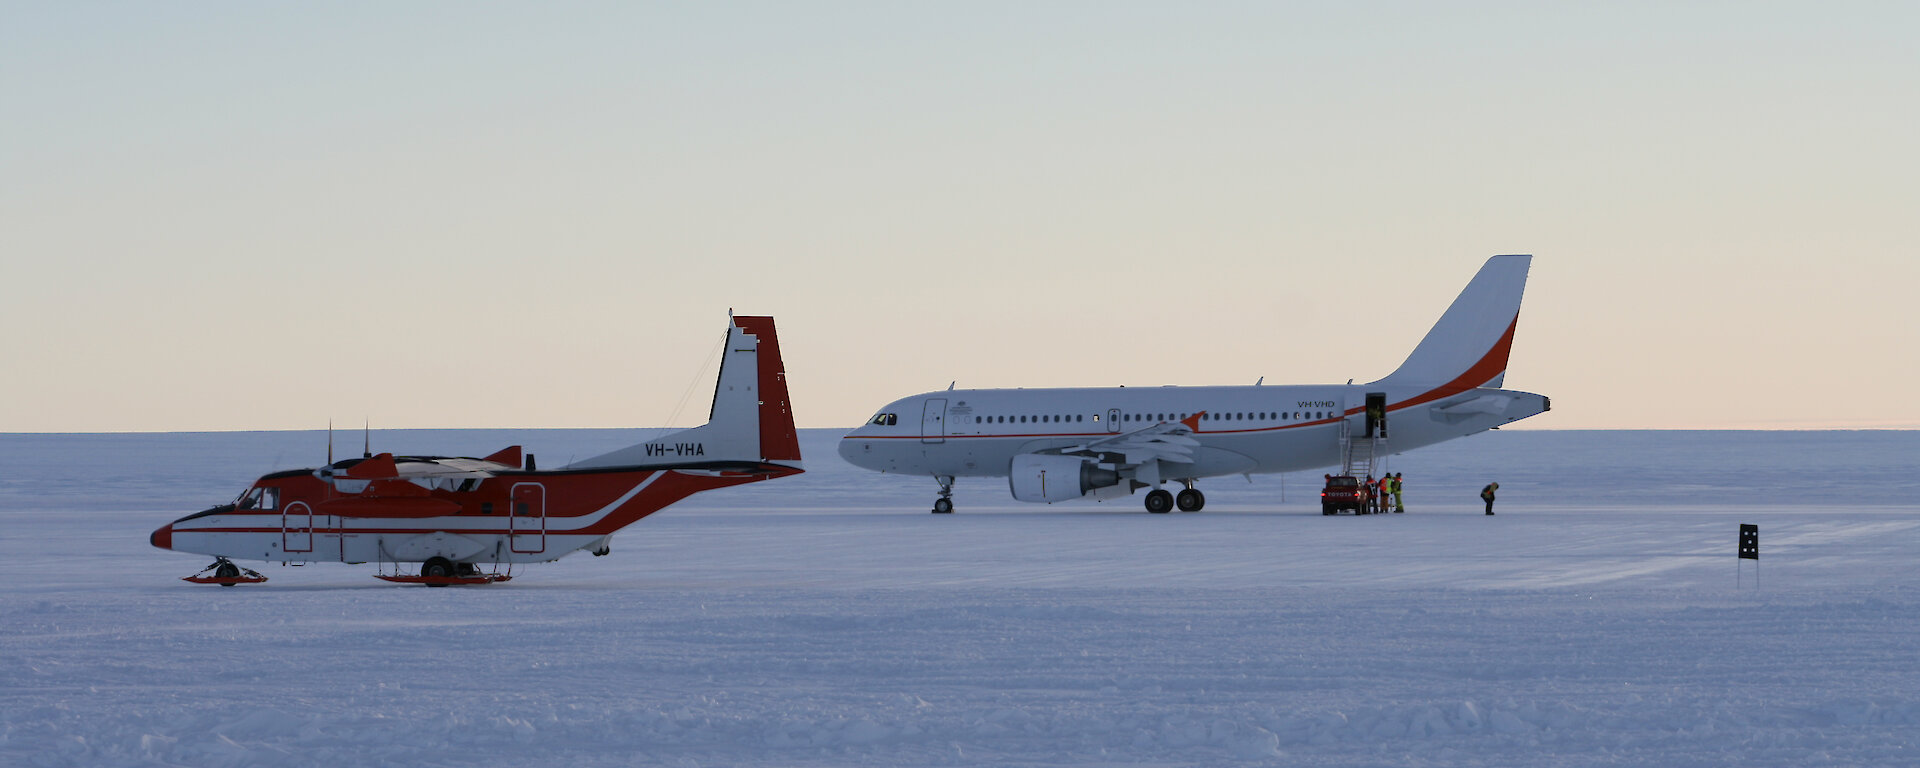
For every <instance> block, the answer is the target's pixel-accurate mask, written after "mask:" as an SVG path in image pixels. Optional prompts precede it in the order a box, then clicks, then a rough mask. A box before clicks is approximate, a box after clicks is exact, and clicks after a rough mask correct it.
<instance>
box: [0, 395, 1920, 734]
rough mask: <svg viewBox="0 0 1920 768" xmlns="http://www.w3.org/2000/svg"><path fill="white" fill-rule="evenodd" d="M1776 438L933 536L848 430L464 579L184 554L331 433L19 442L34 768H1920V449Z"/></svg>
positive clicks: (1679, 441)
mask: <svg viewBox="0 0 1920 768" xmlns="http://www.w3.org/2000/svg"><path fill="white" fill-rule="evenodd" d="M1755 434H1756V433H1664V434H1663V433H1541V432H1530V433H1528V432H1506V433H1495V434H1490V435H1486V436H1482V437H1477V438H1472V439H1469V440H1466V441H1461V442H1458V443H1455V444H1452V445H1450V446H1443V447H1440V448H1437V449H1430V450H1429V451H1428V452H1427V454H1431V455H1427V454H1421V453H1416V454H1411V455H1407V456H1403V457H1399V458H1397V459H1395V462H1396V463H1395V466H1394V467H1393V468H1394V469H1397V470H1399V471H1402V472H1405V473H1406V474H1407V476H1408V481H1409V483H1408V485H1409V497H1408V502H1409V506H1410V507H1411V508H1412V509H1413V510H1414V511H1413V512H1411V513H1409V514H1406V515H1381V516H1371V517H1359V518H1353V517H1340V518H1324V517H1322V516H1321V515H1320V514H1319V513H1318V508H1317V503H1316V501H1315V500H1314V499H1313V497H1312V494H1311V488H1310V487H1309V486H1311V485H1312V480H1314V479H1317V478H1309V477H1297V476H1296V477H1290V478H1287V479H1286V481H1285V485H1284V489H1283V487H1282V483H1281V481H1280V480H1279V479H1277V478H1270V477H1263V478H1259V479H1258V480H1257V482H1256V483H1254V484H1251V485H1250V484H1247V483H1245V482H1244V481H1239V480H1234V481H1226V482H1216V483H1215V484H1213V485H1210V486H1208V487H1207V490H1208V494H1209V504H1208V508H1207V511H1206V512H1203V513H1200V514H1193V515H1181V514H1173V515H1155V516H1149V515H1146V514H1145V513H1143V512H1140V511H1138V508H1137V506H1136V504H1135V503H1131V502H1129V503H1126V504H1105V505H1097V504H1071V505H1057V506H1053V507H1033V506H1027V505H1019V504H1017V503H1015V502H1012V501H1010V500H1008V499H1007V498H1006V493H1005V490H1004V488H997V487H993V486H991V485H989V484H984V483H982V484H978V485H972V486H970V485H967V484H965V483H962V485H961V486H960V487H959V488H958V489H957V490H958V497H957V501H958V503H959V508H960V512H959V514H956V515H952V516H934V515H929V514H926V513H925V508H926V506H927V504H928V503H929V502H930V501H931V500H932V497H933V484H932V482H931V481H929V480H925V479H913V478H893V477H885V476H877V475H869V474H866V473H862V472H859V471H857V470H853V469H851V468H848V467H844V466H842V465H838V464H837V462H836V461H835V460H834V459H833V458H832V456H833V454H832V453H831V449H830V445H831V439H832V434H831V433H828V432H814V431H809V432H808V433H807V434H805V435H804V436H803V441H804V442H803V448H804V449H805V450H806V452H807V454H808V455H809V456H810V457H817V458H813V459H812V460H811V461H810V464H809V469H810V472H809V473H808V474H807V475H803V476H801V477H798V478H793V479H791V480H785V481H780V482H774V483H762V484H759V485H755V486H748V487H745V488H740V489H734V490H732V491H723V492H716V493H712V494H708V495H705V496H701V497H697V498H695V499H693V500H690V501H689V502H686V503H683V504H682V505H679V506H675V507H672V508H670V509H668V510H667V511H665V512H663V513H660V514H658V515H655V516H654V517H652V518H649V519H647V520H644V521H642V522H640V523H639V524H637V525H635V526H634V527H632V528H629V529H628V530H627V531H625V532H624V533H622V534H620V535H618V536H616V537H615V539H614V547H613V550H614V551H613V554H612V555H611V556H609V557H604V558H594V557H589V556H585V555H579V556H575V557H572V558H569V559H567V560H563V561H561V562H559V563H556V564H553V565H548V566H535V567H528V568H523V569H518V570H516V576H517V578H516V579H515V580H514V581H513V582H511V583H509V584H503V585H496V586H490V587H476V588H451V589H425V588H409V587H400V586H394V585H389V584H385V583H382V582H378V581H375V580H373V579H371V578H370V577H369V575H368V574H370V573H371V572H372V567H371V566H362V567H352V566H342V565H332V566H311V567H304V568H285V567H278V566H275V567H272V568H265V567H262V568H261V570H262V571H263V572H264V573H265V574H266V575H268V576H269V577H271V578H272V579H273V580H272V581H271V582H270V583H268V584H266V585H262V586H257V587H239V588H233V589H220V588H213V587H196V586H193V585H188V584H185V583H183V582H180V581H177V577H179V576H183V575H186V574H188V573H191V572H192V571H194V570H197V569H198V568H199V567H200V566H202V565H204V563H203V562H201V560H200V559H199V558H197V557H192V556H187V555H181V554H177V553H169V552H162V551H159V550H154V549H152V548H150V547H147V546H146V533H147V532H148V531H150V530H151V529H152V528H154V527H157V526H158V525H160V524H162V523H164V522H166V521H168V520H171V519H173V517H176V516H178V515H179V514H181V513H184V512H186V511H191V510H193V509H198V508H200V507H204V506H208V505H211V504H214V503H217V502H220V501H224V500H226V499H227V498H230V497H231V496H233V495H234V493H235V492H237V491H238V490H239V489H240V487H241V486H242V485H243V484H244V483H245V482H246V481H248V480H251V479H252V477H253V476H254V475H257V474H259V473H260V472H264V471H266V470H268V469H272V468H275V467H276V466H289V465H298V464H300V463H302V460H301V459H300V458H288V459H286V460H284V461H279V462H278V463H277V464H275V465H273V466H269V465H268V462H269V461H270V460H273V459H274V456H273V454H274V453H275V452H284V453H285V455H287V456H288V457H296V456H301V455H303V454H301V453H300V451H301V450H302V449H303V448H304V447H305V444H306V441H310V440H311V435H310V433H257V434H239V435H97V436H45V435H42V436H27V435H12V436H0V460H4V461H5V464H4V465H0V502H4V503H5V505H6V506H5V509H4V511H0V525H4V526H5V527H4V529H3V532H0V577H4V578H5V579H6V583H7V584H8V588H7V589H6V591H5V592H4V593H0V764H8V765H13V764H19V765H196V766H206V765H215V766H217V765H234V766H240V765H247V766H253V765H347V764H407V765H450V766H451V765H551V764H568V765H640V764H661V765H899V764H943V765H944V764H992V765H1106V764H1155V765H1168V764H1170V765H1211V764H1223V763H1225V764H1261V763H1267V764H1280V765H1382V764H1389V765H1443V764H1444V765H1483V764H1485V765H1491V764H1499V765H1514V764H1527V765H1648V764H1661V765H1686V764H1728V763H1742V764H1748V765H1782V766H1786V765H1794V766H1799V765H1820V764H1835V765H1840V764H1847V765H1860V764H1878V765H1901V764H1911V763H1912V762H1914V761H1915V760H1916V757H1915V751H1916V750H1917V749H1920V739H1916V737H1915V736H1914V733H1915V732H1916V730H1920V729H1916V726H1917V725H1920V693H1916V692H1917V691H1920V660H1917V659H1916V654H1915V651H1916V646H1917V644H1916V642H1915V637H1916V629H1920V579H1916V568H1915V566H1916V564H1920V558H1917V557H1916V555H1915V547H1916V544H1920V506H1916V505H1915V504H1914V503H1913V502H1912V498H1913V496H1912V495H1911V494H1910V493H1909V491H1911V490H1912V487H1911V482H1912V481H1903V482H1905V483H1907V484H1905V485H1902V484H1901V483H1900V482H1890V483H1887V484H1885V485H1884V486H1873V487H1872V488H1870V489H1866V490H1865V491H1864V492H1863V493H1860V494H1858V495H1857V496H1856V497H1852V498H1850V499H1849V503H1848V505H1847V506H1846V507H1844V508H1837V507H1836V506H1835V505H1833V504H1831V503H1828V502H1829V500H1830V499H1831V498H1832V497H1831V495H1830V494H1829V490H1830V484H1831V483H1833V482H1835V481H1834V479H1833V478H1832V477H1831V476H1830V474H1829V473H1828V472H1827V471H1826V463H1827V462H1831V463H1833V464H1836V465H1839V464H1845V465H1848V466H1855V467H1862V468H1863V469H1864V470H1866V471H1869V472H1876V471H1877V472H1881V473H1882V476H1889V477H1890V476H1894V475H1895V472H1896V471H1897V470H1899V467H1900V464H1901V462H1909V463H1910V461H1911V457H1912V456H1914V455H1920V451H1915V450H1914V449H1915V448H1916V447H1920V441H1917V440H1916V439H1915V436H1914V435H1912V434H1911V433H1757V434H1758V435H1759V437H1757V438H1756V437H1755ZM376 437H384V438H386V439H388V440H391V441H393V442H395V443H405V442H408V441H414V442H417V443H418V444H410V445H409V444H396V445H391V446H383V445H376V447H381V448H384V449H391V450H399V451H417V452H436V453H447V452H461V453H472V452H476V451H477V452H482V453H484V452H487V451H490V450H492V449H493V448H498V447H500V446H499V445H494V443H496V442H500V444H501V445H504V444H505V443H504V442H501V440H503V439H514V438H522V437H524V438H525V439H527V442H528V447H529V448H530V449H534V450H543V446H542V445H541V444H540V443H542V442H548V441H552V442H558V443H561V444H562V445H563V446H564V447H560V446H555V447H548V448H544V450H545V451H552V450H560V451H573V450H576V449H577V451H578V452H579V453H580V454H582V455H588V454H589V453H590V451H592V450H595V449H596V448H597V446H598V445H599V444H601V443H602V442H605V443H614V444H624V443H625V442H631V440H630V439H629V438H631V437H632V434H631V433H630V432H624V433H623V432H615V431H605V432H604V433H602V432H601V431H593V432H547V433H537V434H535V435H533V436H532V437H527V433H492V432H403V433H394V434H392V435H385V436H376ZM376 442H377V443H378V442H379V441H378V440H377V441H376ZM1703 446H1705V448H1706V449H1708V450H1703ZM262 456H265V458H261V457H262ZM560 458H562V457H559V456H548V455H543V459H546V460H548V461H553V460H554V459H560ZM86 461H92V462H94V466H95V467H98V468H102V471H103V473H104V474H96V473H89V472H86V471H82V469H81V468H79V467H78V466H77V465H79V464H82V463H84V462H86ZM241 462H246V463H247V464H246V465H244V466H241V465H240V463H241ZM1688 462H1699V463H1700V466H1698V467H1689V465H1688ZM308 463H311V461H310V460H309V462H308ZM555 463H563V462H555ZM1730 467H1737V468H1739V469H1740V475H1739V476H1738V477H1737V478H1732V481H1731V482H1727V483H1726V484H1724V485H1722V484H1721V481H1728V480H1729V476H1728V475H1727V474H1726V471H1727V470H1728V468H1730ZM1910 469H1911V468H1910V467H1908V471H1910ZM1494 473H1497V474H1494ZM1490 474H1493V475H1494V476H1492V477H1489V475H1490ZM1487 479H1499V480H1500V481H1501V485H1502V490H1503V493H1502V500H1501V502H1500V506H1499V507H1497V509H1498V511H1499V512H1500V514H1499V515H1498V516H1496V517H1492V518H1488V517H1485V516H1483V515H1481V514H1479V510H1478V504H1477V501H1476V500H1474V499H1473V498H1472V491H1473V490H1474V489H1477V488H1478V486H1479V485H1480V484H1482V483H1484V482H1485V481H1486V480H1487ZM1236 483H1238V484H1237V485H1236ZM1701 486H1704V487H1705V490H1700V487H1701ZM1283 490H1284V494H1285V501H1284V502H1282V501H1279V498H1280V496H1281V493H1282V492H1283ZM1645 498H1661V499H1666V500H1668V501H1672V500H1675V499H1685V500H1686V501H1687V502H1689V503H1685V504H1673V503H1663V504H1657V505H1650V504H1648V503H1645V501H1644V499H1645ZM1739 523H1757V524H1759V525H1760V526H1761V532H1762V557H1763V558H1764V559H1763V560H1762V561H1761V565H1760V569H1761V570H1760V571H1759V578H1760V585H1759V588H1758V589H1755V588H1754V582H1753V577H1754V566H1753V564H1752V563H1747V564H1745V571H1744V572H1743V573H1740V578H1741V584H1742V586H1743V587H1744V588H1736V586H1735V578H1736V564H1735V560H1734V557H1733V550H1734V538H1735V531H1736V528H1737V525H1738V524H1739Z"/></svg>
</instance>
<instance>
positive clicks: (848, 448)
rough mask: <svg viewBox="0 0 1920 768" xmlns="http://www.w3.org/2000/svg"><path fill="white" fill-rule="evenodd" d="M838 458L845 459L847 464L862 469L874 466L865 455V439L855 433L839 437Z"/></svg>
mask: <svg viewBox="0 0 1920 768" xmlns="http://www.w3.org/2000/svg"><path fill="white" fill-rule="evenodd" d="M840 458H843V459H846V460H847V463H848V464H852V465H854V466H856V467H860V468H862V469H873V468H874V467H873V464H872V463H871V459H870V457H869V456H868V455H867V441H865V440H861V439H859V438H858V437H856V436H855V435H851V434H850V435H847V436H846V437H843V438H840Z"/></svg>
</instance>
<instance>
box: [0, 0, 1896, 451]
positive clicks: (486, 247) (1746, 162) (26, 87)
mask: <svg viewBox="0 0 1920 768" xmlns="http://www.w3.org/2000/svg"><path fill="white" fill-rule="evenodd" d="M1916 30H1920V4H1917V3H1912V2H1879V3H1849V2H1825V3H1755V2H1711V3H1684V2H1681V3H1675V2H1648V3H1592V4H1579V5H1574V4H1560V3H1535V2H1501V3H1423V2H1404V3H1401V2H1374V3H1365V2H1362V3H1267V2H1250V3H1200V4H1196V3H1126V2H1104V1H1103V2H1085V3H1066V2H1039V3H1033V2H1020V3H1004V4H996V3H981V2H968V3H953V4H946V5H936V4H924V3H883V2H874V3H784V2H780V3H774V2H769V3H750V4H748V3H688V4H681V5H664V4H651V3H614V2H608V3H577V2H541V3H517V4H509V3H475V2H441V3H435V2H416V3H358V4H355V3H337V4H336V3H324V4H319V3H253V2H228V3H193V2H183V3H148V2H138V3H91V2H73V3H66V2H58V3H56V2H46V3H19V2H7V3H5V4H0V110H4V113H3V117H4V119H0V360H3V361H4V363H3V365H4V385H0V431H122V430H234V429H314V428H321V427H324V426H325V424H326V422H327V421H328V420H329V419H332V420H334V421H336V422H337V423H340V424H343V425H356V426H357V424H358V423H359V422H360V421H361V420H362V419H365V420H367V421H369V422H371V423H372V424H373V425H374V427H375V428H414V427H421V428H424V427H629V426H663V425H668V424H669V422H671V423H672V424H676V425H678V424H692V423H696V422H698V421H699V420H701V419H703V418H704V417H705V414H706V401H707V399H708V397H709V395H710V393H709V391H707V388H708V387H710V386H711V380H712V376H713V370H712V369H711V367H707V368H706V369H704V370H703V369H702V364H703V361H706V360H707V359H708V356H709V354H710V353H711V352H712V351H713V349H714V347H715V346H716V345H717V344H718V342H719V340H720V339H721V337H722V330H723V328H724V326H725V323H726V313H727V310H728V309H729V308H732V309H734V310H736V311H738V312H740V313H742V314H771V315H773V316H774V317H775V318H776V319H777V321H778V324H779V329H780V334H781V345H782V347H783V349H784V351H785V353H786V358H787V368H788V377H789V380H790V382H791V384H792V389H793V397H794V401H795V403H794V408H795V412H796V413H797V415H798V418H799V421H800V425H801V426H802V427H852V426H854V425H856V424H858V423H859V422H861V421H862V420H863V419H865V418H866V417H867V416H868V415H869V414H870V413H871V412H873V411H874V410H875V409H877V408H878V407H880V406H881V405H883V404H885V403H886V402H887V401H890V400H892V399H895V398H898V397H901V396H905V395H909V394H914V393H917V392H922V391H926V390H932V389H940V388H944V387H946V386H947V384H948V382H950V381H955V380H957V381H958V382H959V384H960V386H962V387H1013V386H1027V387H1041V386H1108V385H1115V384H1127V385H1131V386H1145V385H1160V384H1250V383H1253V381H1254V380H1255V379H1257V378H1259V377H1262V376H1264V377H1266V381H1267V383H1269V384H1277V383H1341V382H1345V381H1346V380H1347V379H1349V378H1352V379H1357V380H1359V381H1368V380H1371V379H1374V378H1378V377H1380V376H1382V375H1384V374H1386V373H1387V372H1389V371H1391V370H1393V368H1394V367H1395V366H1397V365H1398V364H1399V363H1400V361H1401V360H1402V359H1403V358H1404V357H1405V355H1406V354H1407V352H1408V351H1410V350H1411V349H1412V347H1413V345H1414V344H1415V343H1416V342H1417V341H1418V340H1419V339H1420V337H1421V336H1422V335H1423V334H1425V333H1426V331H1427V328H1428V327H1429V326H1430V325H1431V324H1432V322H1433V321H1434V320H1435V319H1436V318H1437V317H1438V316H1439V314H1440V312H1441V311H1442V310H1443V309H1444V308H1445V307H1446V305H1447V304H1448V302H1450V301H1452V299H1453V297H1454V295H1455V294H1456V293H1457V292H1458V291H1459V290H1460V288H1461V287H1463V286H1464V285H1465V284H1466V282H1467V280H1468V279H1469V278H1471V277H1472V275H1473V273H1474V271H1475V270H1476V269H1478V268H1479V266H1480V264H1481V262H1482V261H1484V260H1485V259H1486V258H1487V257H1488V256H1491V255H1494V254H1498V253H1531V254H1534V255H1535V259H1534V262H1533V272H1532V279H1531V281H1530V282H1529V285H1528V289H1527V296H1526V301H1525V304H1524V306H1523V308H1522V312H1521V318H1520V326H1519V333H1518V336H1517V338H1516V341H1515V344H1514V348H1513V349H1514V351H1513V358H1512V361H1511V366H1510V369H1509V373H1508V376H1507V382H1506V383H1507V386H1508V387H1511V388H1515V389H1522V390H1527V391H1532V392H1539V393H1542V394H1546V395H1548V396H1550V397H1552V398H1553V406H1554V410H1553V411H1552V412H1551V413H1548V414H1545V415H1543V416H1539V417H1536V418H1534V419H1531V420H1529V421H1528V422H1526V425H1527V426H1528V427H1533V428H1551V429H1577V428H1719V427H1728V428H1746V427H1758V428H1826V427H1902V428H1916V427H1920V398H1914V397H1911V396H1910V395H1911V391H1912V389H1913V387H1914V382H1915V381H1920V362H1916V361H1917V360H1920V354H1916V353H1915V351H1914V346H1915V342H1916V341H1920V331H1917V330H1916V329H1917V328H1920V310H1917V309H1916V306H1915V299H1914V298H1913V297H1912V296H1911V293H1912V292H1913V288H1914V286H1915V284H1916V283H1920V266H1916V256H1920V139H1916V136H1920V45H1916V44H1915V43H1914V39H1913V38H1914V33H1915V32H1916ZM690 387H692V388H693V389H694V393H693V394H692V395H691V397H690V398H686V401H687V405H685V406H684V407H683V408H681V409H680V410H679V411H678V415H677V416H675V413H676V405H677V404H679V403H681V402H682V400H683V396H684V395H686V394H687V392H688V390H689V388H690Z"/></svg>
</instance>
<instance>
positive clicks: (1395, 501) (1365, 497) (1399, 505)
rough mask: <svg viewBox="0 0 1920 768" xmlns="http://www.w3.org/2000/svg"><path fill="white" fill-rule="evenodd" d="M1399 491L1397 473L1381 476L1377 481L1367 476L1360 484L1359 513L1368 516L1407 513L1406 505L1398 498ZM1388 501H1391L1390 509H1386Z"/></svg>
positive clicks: (1398, 475)
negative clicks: (1379, 513)
mask: <svg viewBox="0 0 1920 768" xmlns="http://www.w3.org/2000/svg"><path fill="white" fill-rule="evenodd" d="M1400 489H1401V483H1400V473H1398V472H1393V473H1389V474H1385V475H1381V476H1380V479H1378V480H1375V479H1373V475H1367V479H1366V482H1363V483H1361V484H1360V504H1361V507H1362V510H1361V511H1363V512H1366V513H1368V514H1371V513H1375V512H1405V511H1407V506H1406V504H1405V503H1404V502H1403V501H1402V500H1401V498H1400ZM1389 499H1391V500H1392V505H1391V506H1392V508H1391V509H1389V508H1388V506H1389V505H1388V500H1389Z"/></svg>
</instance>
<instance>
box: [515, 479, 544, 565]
mask: <svg viewBox="0 0 1920 768" xmlns="http://www.w3.org/2000/svg"><path fill="white" fill-rule="evenodd" d="M507 520H508V521H509V522H508V526H507V528H508V535H507V548H508V549H511V550H513V551H515V552H518V553H520V554H523V555H528V554H539V553H541V552H545V551H547V487H546V486H544V485H541V484H539V483H515V484H514V486H513V501H512V503H511V506H510V507H509V514H508V516H507Z"/></svg>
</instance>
